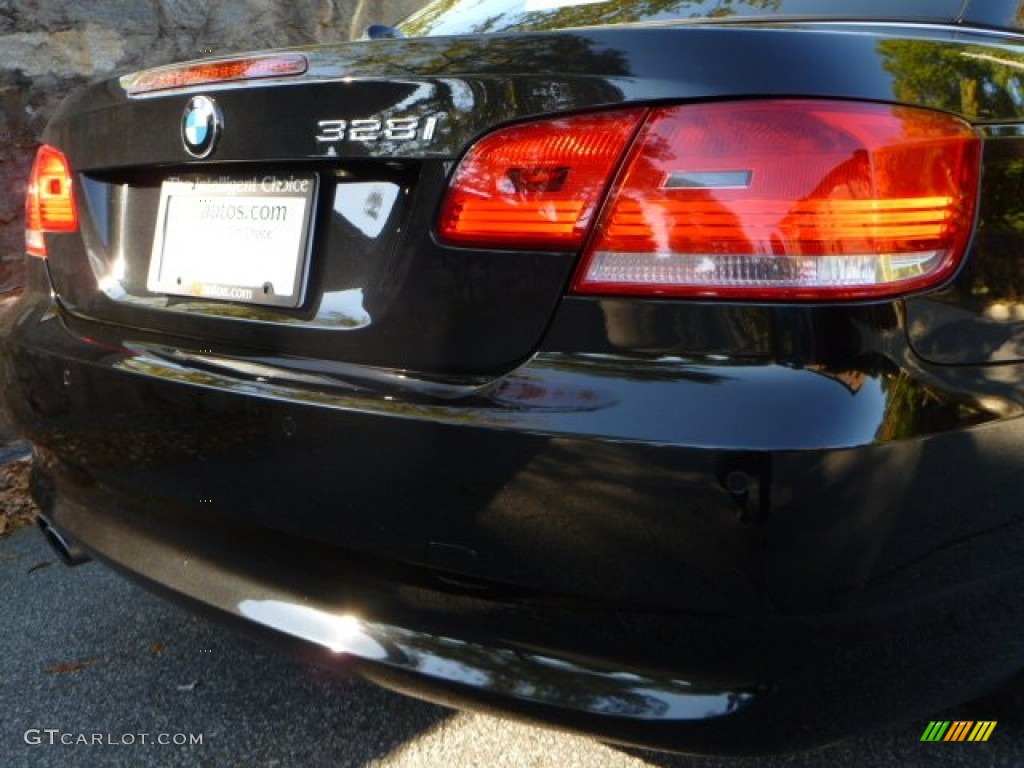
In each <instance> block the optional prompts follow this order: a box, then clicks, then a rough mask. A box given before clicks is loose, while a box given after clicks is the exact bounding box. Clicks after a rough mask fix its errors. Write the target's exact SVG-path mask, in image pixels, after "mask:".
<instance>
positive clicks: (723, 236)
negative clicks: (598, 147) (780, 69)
mask: <svg viewBox="0 0 1024 768" xmlns="http://www.w3.org/2000/svg"><path fill="white" fill-rule="evenodd" d="M980 146H981V145H980V141H979V139H978V137H977V136H976V134H975V133H974V131H973V130H972V129H971V127H970V126H969V125H968V124H967V123H965V122H964V121H962V120H959V119H957V118H955V117H952V116H950V115H946V114H941V113H936V112H931V111H925V110H920V109H910V108H903V107H892V106H885V105H880V104H857V103H849V102H830V101H810V100H799V101H798V100H781V101H753V102H736V103H722V104H707V105H687V106H676V107H668V108H663V109H658V110H655V111H654V112H652V113H651V116H650V118H649V119H648V121H647V123H646V124H645V126H644V127H643V128H642V129H641V131H640V133H639V135H638V137H637V139H636V142H635V143H634V145H633V148H632V150H631V152H630V155H629V157H628V159H627V161H626V171H625V173H624V174H623V175H622V177H621V178H620V180H619V182H618V183H617V184H616V185H615V187H614V188H613V190H612V192H611V195H610V199H609V202H608V204H607V205H606V206H605V208H604V211H603V213H602V215H601V217H600V220H599V222H598V225H597V228H596V231H595V233H594V236H593V238H592V239H591V241H590V243H589V246H588V248H587V251H586V253H585V255H584V258H583V261H582V263H581V265H580V268H579V270H578V272H577V275H576V278H575V280H574V283H573V290H574V291H576V292H579V293H600V294H647V295H658V294H665V295H677V296H707V297H742V298H764V299H777V298H787V299H821V298H825V299H827V298H861V297H872V296H886V295H893V294H897V293H905V292H909V291H915V290H920V289H922V288H925V287H929V286H933V285H936V284H938V283H940V282H942V281H943V280H945V279H946V278H948V277H949V276H950V275H952V273H953V272H954V271H955V270H956V268H957V266H958V264H959V262H960V259H961V258H962V256H963V253H964V250H965V249H966V245H967V241H968V238H969V237H970V233H971V229H972V227H973V221H974V204H975V198H976V196H977V189H978V177H979V158H980Z"/></svg>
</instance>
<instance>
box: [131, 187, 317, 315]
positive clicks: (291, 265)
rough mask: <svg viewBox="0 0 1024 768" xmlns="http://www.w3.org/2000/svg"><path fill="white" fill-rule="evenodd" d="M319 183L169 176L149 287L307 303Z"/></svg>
mask: <svg viewBox="0 0 1024 768" xmlns="http://www.w3.org/2000/svg"><path fill="white" fill-rule="evenodd" d="M316 186H317V179H316V176H314V175H311V174H310V175H302V176H295V175H284V174H277V175H274V174H270V175H261V176H252V177H248V176H246V177H215V178H214V177H196V178H172V179H168V180H166V181H164V182H163V185H162V186H161V188H160V207H159V210H158V213H157V224H156V236H155V237H154V239H153V253H152V257H151V259H150V263H149V277H148V279H147V281H146V288H147V289H148V290H149V291H152V292H153V293H166V294H171V295H174V296H196V297H202V298H207V299H222V300H226V301H237V302H243V303H248V304H264V305H272V306H280V307H297V306H299V305H300V304H301V303H302V300H303V295H304V293H305V282H306V273H307V267H308V264H309V250H310V242H311V238H310V229H311V227H310V221H311V218H312V211H313V201H314V199H315V197H316Z"/></svg>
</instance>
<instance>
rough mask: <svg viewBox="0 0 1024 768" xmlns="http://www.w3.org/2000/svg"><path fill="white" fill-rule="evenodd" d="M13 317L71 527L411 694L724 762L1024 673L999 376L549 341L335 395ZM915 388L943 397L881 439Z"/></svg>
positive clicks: (46, 465)
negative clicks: (496, 376) (446, 371)
mask: <svg viewBox="0 0 1024 768" xmlns="http://www.w3.org/2000/svg"><path fill="white" fill-rule="evenodd" d="M3 323H4V326H5V327H4V328H3V331H4V341H3V383H4V391H5V393H6V395H7V405H8V407H9V409H10V410H11V412H12V415H13V417H14V419H15V421H16V423H17V424H19V426H20V427H21V428H22V429H23V430H24V431H25V432H26V433H27V435H28V436H29V437H30V438H31V439H32V440H33V442H34V444H35V447H36V483H35V489H36V493H37V496H38V498H39V501H40V503H41V506H42V508H43V510H44V514H45V515H46V517H47V519H48V520H50V521H51V522H52V523H54V524H55V525H56V526H58V527H59V528H60V529H61V530H63V531H65V532H66V533H67V534H69V535H70V536H71V537H72V538H74V539H76V540H78V541H80V542H81V543H82V544H84V545H85V547H86V548H87V549H88V550H90V551H91V552H92V553H93V554H95V555H96V556H98V557H99V558H101V559H103V560H105V561H107V562H109V563H111V564H113V565H115V566H117V567H119V568H121V569H123V570H125V571H127V572H128V573H130V574H131V575H133V576H135V577H136V578H139V579H141V580H142V581H144V582H146V583H148V584H150V585H151V586H154V587H156V588H158V589H162V590H165V591H170V593H171V594H172V595H173V596H176V597H178V598H181V599H184V600H187V601H192V602H196V603H198V604H201V605H204V606H207V607H209V608H212V609H214V610H215V611H216V612H217V613H219V614H221V615H224V616H227V617H233V618H236V619H240V620H242V621H244V622H245V623H246V624H249V625H259V626H262V627H265V628H268V629H271V630H274V632H275V633H277V634H279V635H282V636H285V637H290V638H293V639H297V640H300V641H302V642H303V643H304V644H305V645H307V646H308V645H312V646H314V647H319V648H321V649H326V651H325V653H326V655H328V656H330V655H331V654H333V653H336V652H339V651H341V652H344V653H345V654H347V655H348V656H349V657H354V658H356V659H358V660H359V663H360V665H361V666H362V668H363V671H364V672H365V673H366V674H368V675H369V676H371V677H375V678H377V679H380V680H382V681H383V682H385V683H386V684H388V685H391V686H394V687H398V688H401V689H403V690H410V691H412V692H415V693H417V694H418V695H421V696H426V697H428V698H433V699H435V700H440V701H444V702H447V703H455V704H464V703H472V704H473V705H474V706H478V707H479V706H484V707H493V708H495V709H499V710H501V711H506V712H514V713H518V714H520V715H522V716H525V717H528V718H531V719H535V720H540V721H545V722H554V723H557V724H559V725H561V726H563V727H569V728H575V729H578V730H581V731H583V732H587V733H594V734H598V735H600V736H602V737H603V738H610V739H614V740H617V741H622V742H627V743H637V744H645V745H651V746H659V747H666V748H677V749H693V750H708V751H718V752H728V751H746V750H759V749H766V748H784V747H789V746H796V745H800V744H808V743H815V742H821V741H825V740H828V739H831V738H835V737H838V736H840V735H842V734H845V733H847V732H850V731H851V730H854V729H856V728H858V727H862V726H867V725H870V724H874V723H883V722H887V721H891V720H893V719H896V718H910V717H914V716H922V715H924V714H926V713H928V712H930V711H932V710H934V709H935V708H937V707H940V706H942V705H944V704H947V703H951V702H954V701H957V700H958V699H963V698H966V697H968V696H971V695H974V694H977V693H980V692H982V691H984V690H985V689H987V688H988V687H990V686H991V685H992V684H994V683H996V682H998V681H999V680H1000V679H1001V678H1003V677H1006V676H1009V675H1010V674H1012V673H1013V672H1015V671H1016V670H1017V669H1019V668H1021V667H1024V651H1022V650H1020V649H1019V643H1018V642H1016V641H1015V640H1013V638H1016V637H1019V633H1020V631H1021V630H1024V605H1022V598H1021V597H1019V596H1020V595H1022V594H1024V590H1021V588H1020V587H1021V586H1022V583H1021V582H1024V574H1022V569H1021V557H1020V555H1021V552H1022V551H1024V527H1022V522H1024V515H1022V513H1021V511H1020V505H1019V503H1018V500H1019V494H1020V492H1021V490H1022V486H1024V471H1022V470H1024V455H1022V454H1021V452H1020V449H1019V448H1020V445H1021V444H1022V440H1021V439H1022V437H1024V425H1022V422H1021V419H1019V418H1016V417H1015V416H1016V411H1015V406H1014V402H1013V399H1012V398H1009V397H1005V396H1003V397H997V396H996V395H995V394H993V393H994V392H996V393H998V392H1000V391H1003V390H999V389H998V387H999V386H1000V384H999V381H996V382H995V383H994V384H992V385H991V387H988V385H986V384H985V383H984V382H985V380H986V379H985V376H986V375H988V374H984V373H983V372H982V373H979V372H977V371H974V372H972V371H968V370H963V369H961V370H955V371H950V372H949V373H948V376H947V374H946V372H944V371H943V370H942V369H939V368H933V369H926V368H920V367H918V368H913V369H911V368H910V367H909V366H908V367H904V368H902V369H900V371H899V372H898V373H897V374H895V376H894V377H893V378H891V379H888V380H887V379H885V377H884V376H883V375H882V374H878V375H877V377H875V378H873V377H872V375H870V374H866V378H867V381H866V382H865V381H859V380H857V379H855V378H851V377H850V376H839V375H835V376H829V375H823V373H822V372H821V371H820V370H809V369H807V368H803V369H801V368H796V367H786V366H780V365H766V364H749V365H740V364H736V363H732V364H726V363H724V362H721V363H711V362H709V361H704V362H701V363H699V364H694V363H692V362H683V361H680V360H672V359H665V358H664V357H662V358H659V359H658V360H656V361H648V363H649V364H647V365H646V367H644V366H643V365H641V367H642V368H643V371H644V373H646V374H647V375H646V377H644V376H638V375H637V373H636V366H635V364H636V363H637V362H638V361H639V362H640V363H641V364H642V363H643V360H642V359H641V358H639V357H638V356H633V357H632V358H630V357H629V356H626V355H609V354H607V353H606V352H601V353H600V354H593V355H580V354H577V353H576V352H575V351H570V352H567V353H565V354H562V353H559V352H557V351H555V350H549V351H547V352H546V353H543V354H541V355H539V356H538V357H537V358H535V359H534V360H533V361H532V362H530V363H528V364H526V365H525V366H523V367H522V368H520V369H518V370H517V371H515V372H513V373H512V374H510V375H509V376H507V377H504V378H503V379H502V380H500V381H497V382H489V383H476V384H473V383H465V382H463V383H461V384H456V383H451V382H449V383H437V382H435V383H432V384H428V383H422V382H421V383H415V382H412V381H406V383H404V384H403V383H402V382H401V381H400V380H397V379H388V380H386V381H385V380H383V379H381V380H377V381H375V382H373V381H367V380H366V378H365V377H363V378H361V379H359V380H358V381H357V380H356V379H355V378H354V377H353V378H350V379H348V380H347V381H346V380H345V379H344V377H338V378H336V380H335V381H334V384H333V385H332V386H330V387H327V386H325V381H326V379H325V378H324V376H326V374H325V373H324V372H323V371H319V372H315V375H316V376H320V377H321V378H319V379H309V378H307V379H305V380H302V379H300V378H298V375H297V374H295V370H296V369H295V368H294V366H292V367H291V368H290V369H289V370H290V371H291V373H289V374H288V375H285V374H284V373H283V372H282V369H281V368H279V367H276V364H272V361H268V359H267V358H258V359H257V358H256V356H254V355H251V354H250V355H248V356H246V355H244V354H242V353H239V354H238V355H232V356H229V357H225V356H223V355H222V356H220V357H217V358H214V357H212V356H209V355H206V353H204V352H203V351H202V350H200V349H197V348H196V347H195V345H190V344H189V343H188V341H187V340H177V341H175V342H173V343H172V342H169V341H168V340H167V339H160V340H155V339H149V338H146V337H145V336H144V335H141V334H126V333H125V332H114V331H111V330H110V329H105V328H103V327H99V326H94V327H90V328H85V327H84V326H81V325H78V324H77V321H75V320H74V319H72V318H67V317H62V316H61V313H60V311H59V309H57V308H55V307H53V306H50V305H49V303H48V300H45V297H43V295H42V294H31V293H30V294H27V295H26V297H24V298H23V299H22V300H21V301H20V302H19V304H18V305H16V307H15V309H14V310H13V311H12V312H11V313H9V314H8V315H6V316H5V318H4V320H3ZM558 333H559V331H558V328H557V321H556V327H555V329H554V330H553V333H552V337H553V338H557V336H558ZM243 359H244V360H245V361H246V364H247V365H248V366H249V367H248V368H246V369H244V370H243V369H242V368H241V367H239V366H238V365H237V363H238V361H239V360H243ZM232 361H234V362H232ZM293 362H294V361H293ZM275 370H276V371H278V372H279V374H280V375H278V376H275V375H274V371H275ZM1004 372H1005V369H1004ZM335 373H337V372H336V371H335V372H332V375H334V374H335ZM306 374H309V375H312V374H311V372H310V371H308V370H307V371H306ZM972 377H973V378H972ZM997 378H998V377H997ZM858 381H859V384H858V386H851V382H858ZM885 381H890V382H895V383H890V384H883V382H885ZM872 382H876V383H875V384H872ZM970 382H981V383H979V384H978V385H977V386H976V387H974V390H975V391H974V392H973V394H971V393H972V389H971V386H973V385H971V386H969V384H970ZM896 384H899V385H900V386H896ZM900 387H902V389H900ZM987 387H988V388H987ZM908 391H909V392H910V393H917V394H920V393H921V392H927V393H929V397H930V400H928V401H927V402H920V401H915V400H914V399H913V398H909V402H910V403H911V404H913V403H914V402H918V407H917V410H916V411H913V410H912V409H911V410H907V414H909V415H907V414H904V415H903V421H902V422H900V424H902V425H903V433H902V434H899V435H896V437H898V438H899V439H895V438H894V439H886V434H888V433H887V432H886V430H891V429H893V428H894V427H893V426H892V424H893V423H894V419H895V417H894V416H893V415H892V413H893V408H895V407H896V404H897V403H898V402H900V400H899V398H904V399H908V398H907V392H908ZM1004 394H1005V392H1004ZM944 398H945V399H944ZM908 408H909V406H908ZM928 409H932V410H931V411H930V413H931V416H929V417H928V418H922V417H921V416H920V412H921V411H922V410H924V411H928ZM936 413H938V414H939V415H938V416H936V415H935V414H936ZM914 414H916V416H915V415H914ZM957 414H959V417H958V416H957ZM898 415H899V414H898ZM912 417H913V418H912ZM956 418H960V421H959V422H957V421H955V419H956ZM915 419H916V420H915ZM950 419H954V421H950ZM943 425H947V426H948V425H952V427H951V428H942V426H943ZM937 670H941V673H940V672H938V671H937Z"/></svg>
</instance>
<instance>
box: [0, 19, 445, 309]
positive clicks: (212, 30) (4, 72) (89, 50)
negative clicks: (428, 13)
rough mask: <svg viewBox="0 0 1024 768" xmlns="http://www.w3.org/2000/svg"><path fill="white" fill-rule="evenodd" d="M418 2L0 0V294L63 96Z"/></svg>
mask: <svg viewBox="0 0 1024 768" xmlns="http://www.w3.org/2000/svg"><path fill="white" fill-rule="evenodd" d="M422 5H425V0H386V1H385V0H298V2H288V0H70V2H69V0H0V291H3V290H5V289H8V288H10V287H11V286H14V285H17V284H18V283H19V282H20V281H21V278H22V267H21V263H22V259H23V253H24V195H25V181H26V179H27V177H28V174H29V171H30V169H31V165H32V158H33V156H34V153H35V147H36V145H37V143H38V136H39V134H40V132H41V131H42V129H43V126H44V125H45V124H46V121H47V120H48V119H49V116H50V114H51V112H52V111H53V109H54V108H55V107H56V105H57V104H58V103H59V102H60V100H61V98H63V96H64V95H65V94H67V93H68V92H69V91H71V90H73V89H74V88H75V87H76V86H79V85H82V84H84V83H87V82H89V81H91V80H96V79H101V78H103V77H107V76H110V75H113V74H120V73H123V72H130V71H133V70H136V69H142V68H145V67H152V66H156V65H159V64H166V63H168V62H172V61H183V60H187V59H197V58H203V57H207V56H219V55H226V54H230V53H235V52H238V51H246V50H255V49H260V48H277V47H281V46H287V45H303V44H310V43H320V42H339V41H345V40H349V39H352V38H353V37H356V36H358V35H359V34H360V33H361V32H362V30H363V29H364V28H365V27H366V25H367V24H370V23H382V24H391V23H394V22H396V21H398V20H399V19H401V18H403V17H404V16H406V15H408V14H409V13H411V12H412V11H414V10H416V9H417V8H419V7H420V6H422Z"/></svg>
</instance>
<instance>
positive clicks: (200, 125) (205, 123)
mask: <svg viewBox="0 0 1024 768" xmlns="http://www.w3.org/2000/svg"><path fill="white" fill-rule="evenodd" d="M223 125H224V120H223V119H222V118H221V114H220V109H219V108H218V107H217V105H216V104H215V103H214V101H213V99H209V98H207V97H206V96H193V97H192V98H191V99H190V100H189V102H188V106H187V107H185V115H184V117H182V119H181V140H182V141H183V142H184V143H185V151H186V152H188V153H189V154H190V155H192V157H199V158H202V157H207V156H208V155H209V154H210V153H211V152H213V148H214V147H215V146H216V144H217V139H219V138H220V132H221V128H222V127H223Z"/></svg>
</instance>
